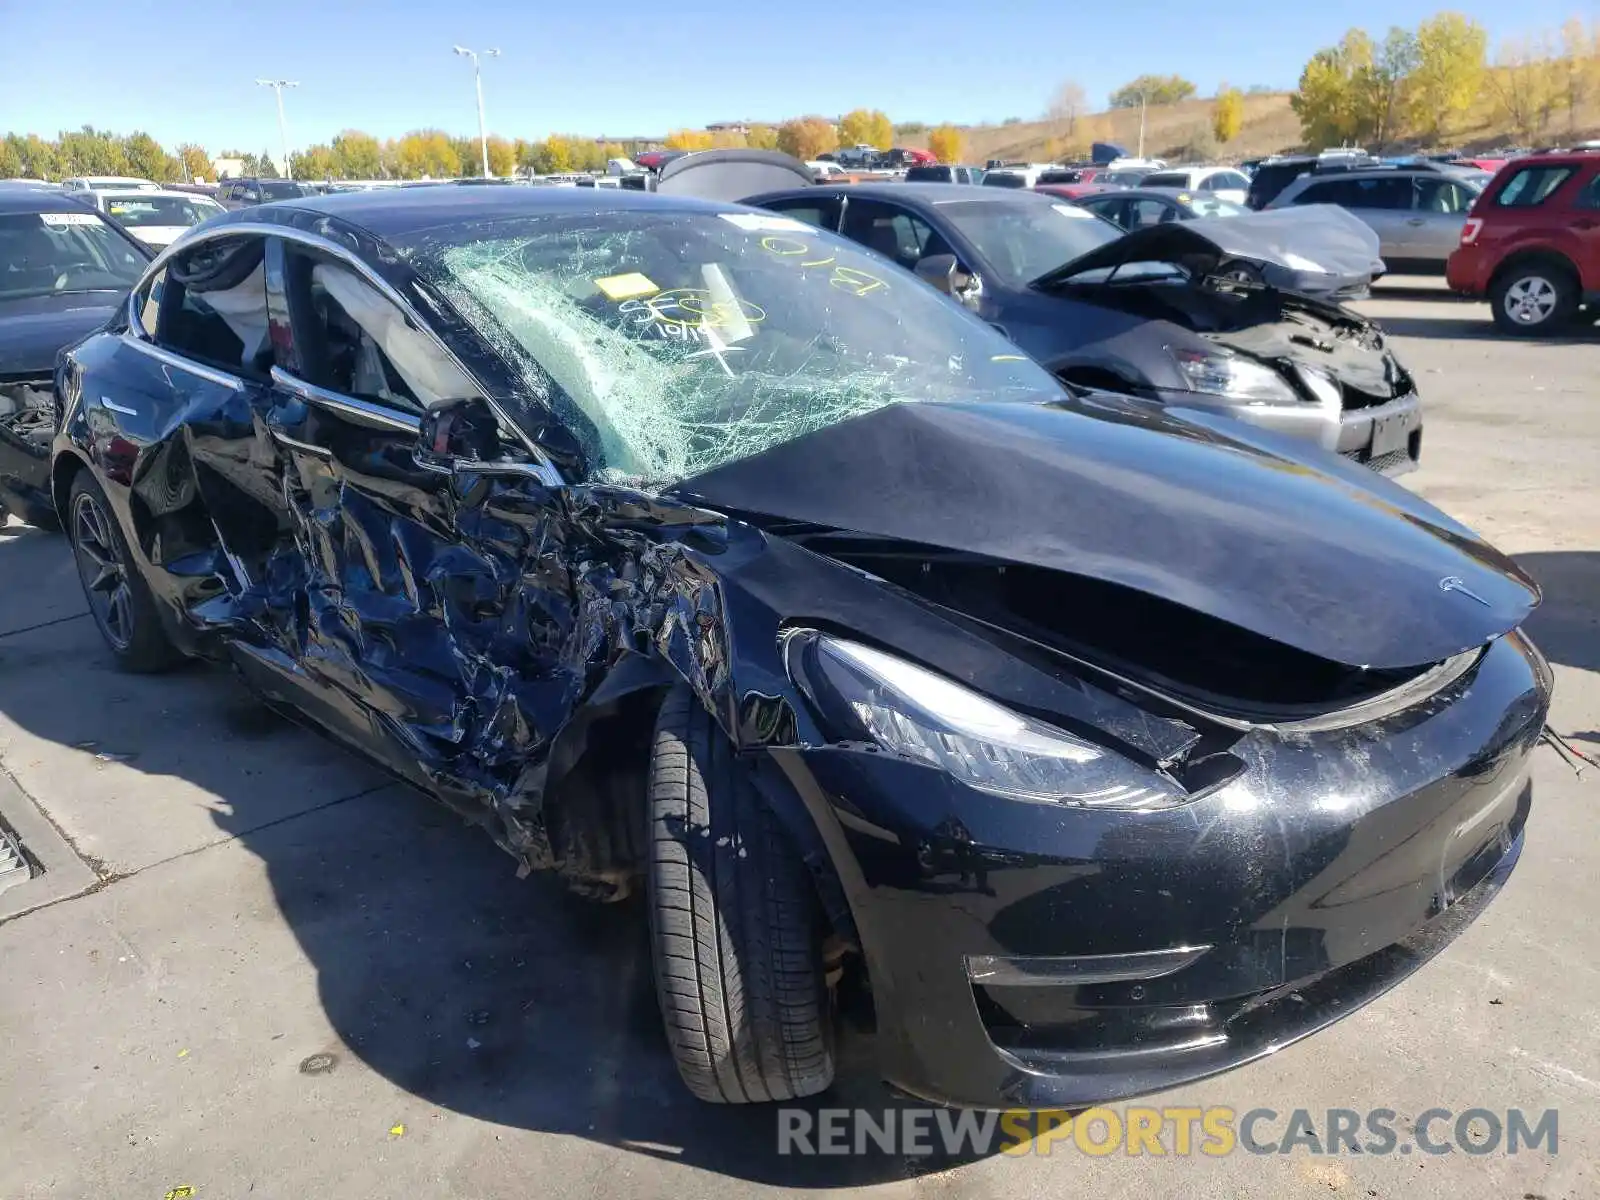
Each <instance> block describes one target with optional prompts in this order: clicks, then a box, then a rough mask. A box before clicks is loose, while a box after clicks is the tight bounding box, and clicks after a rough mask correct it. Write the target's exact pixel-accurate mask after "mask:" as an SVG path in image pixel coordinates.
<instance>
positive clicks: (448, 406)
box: [417, 398, 500, 471]
mask: <svg viewBox="0 0 1600 1200" xmlns="http://www.w3.org/2000/svg"><path fill="white" fill-rule="evenodd" d="M499 457H500V432H499V429H498V427H497V425H496V422H495V416H494V410H493V409H491V408H490V407H489V402H488V401H487V400H483V399H481V398H473V399H470V400H446V401H445V402H443V403H442V404H435V405H432V406H431V407H430V408H429V409H428V411H427V412H425V413H423V414H422V424H421V427H420V428H419V429H418V431H417V463H418V464H419V465H420V466H424V467H429V468H431V469H434V470H441V471H453V470H454V469H455V468H456V465H457V464H458V463H461V462H493V461H494V460H495V459H497V458H499Z"/></svg>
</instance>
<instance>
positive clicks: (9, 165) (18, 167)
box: [0, 133, 22, 179]
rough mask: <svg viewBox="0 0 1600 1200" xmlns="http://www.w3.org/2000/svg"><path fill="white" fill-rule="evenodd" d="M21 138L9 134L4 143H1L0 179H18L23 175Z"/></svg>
mask: <svg viewBox="0 0 1600 1200" xmlns="http://www.w3.org/2000/svg"><path fill="white" fill-rule="evenodd" d="M21 140H22V139H21V138H19V137H17V135H16V134H14V133H8V134H7V135H6V137H5V140H4V141H0V179H17V178H20V177H21V175H22V151H21V149H20V145H19V144H20V142H21Z"/></svg>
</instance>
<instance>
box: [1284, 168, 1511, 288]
mask: <svg viewBox="0 0 1600 1200" xmlns="http://www.w3.org/2000/svg"><path fill="white" fill-rule="evenodd" d="M1488 180H1489V174H1488V172H1486V171H1477V172H1472V171H1446V170H1441V169H1438V168H1435V169H1432V170H1406V169H1403V168H1402V169H1399V170H1397V169H1395V168H1393V167H1386V168H1385V167H1380V168H1376V169H1374V170H1371V171H1341V172H1339V173H1338V174H1333V175H1315V174H1313V175H1302V176H1300V178H1299V179H1296V180H1295V181H1294V182H1293V183H1291V184H1290V185H1289V186H1288V187H1286V188H1284V189H1283V191H1281V192H1279V193H1278V194H1277V195H1276V196H1275V197H1273V199H1272V202H1271V203H1270V204H1268V205H1267V207H1268V208H1287V207H1289V206H1290V205H1299V204H1337V205H1339V206H1340V207H1341V208H1344V209H1348V210H1349V211H1350V212H1351V213H1353V214H1354V215H1355V216H1357V217H1360V218H1361V220H1363V221H1365V222H1366V223H1367V224H1368V225H1370V226H1371V227H1372V230H1373V232H1374V233H1376V234H1377V235H1378V243H1379V247H1380V248H1379V251H1378V253H1379V254H1381V255H1382V256H1383V261H1384V262H1385V263H1386V264H1387V265H1388V268H1389V270H1390V271H1391V272H1393V273H1396V274H1402V275H1404V274H1427V275H1431V274H1439V273H1441V272H1443V271H1444V265H1445V263H1446V262H1447V261H1448V260H1449V258H1450V254H1451V252H1452V251H1453V250H1455V248H1456V247H1457V246H1459V245H1460V244H1461V227H1462V226H1463V225H1465V224H1466V221H1467V210H1468V209H1469V208H1471V207H1472V202H1473V201H1474V200H1476V199H1477V198H1478V193H1479V192H1481V191H1482V190H1483V185H1484V184H1485V183H1487V182H1488Z"/></svg>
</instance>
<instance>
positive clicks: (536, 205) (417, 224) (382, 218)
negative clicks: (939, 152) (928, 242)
mask: <svg viewBox="0 0 1600 1200" xmlns="http://www.w3.org/2000/svg"><path fill="white" fill-rule="evenodd" d="M900 186H906V187H909V186H914V185H900ZM929 186H933V185H929ZM944 186H947V187H954V186H955V185H944ZM818 190H819V191H820V190H824V189H821V188H819V189H818ZM635 210H637V211H641V212H705V213H719V212H737V211H739V210H738V206H737V205H733V204H724V203H721V202H718V201H712V200H700V199H696V198H694V197H691V196H663V195H657V194H656V193H654V192H643V191H633V190H631V189H627V188H597V187H596V188H557V187H517V186H513V187H460V186H457V185H455V184H451V183H441V184H437V185H435V186H433V187H422V188H384V189H380V190H377V191H368V192H333V193H328V194H326V195H313V196H302V197H299V198H297V199H292V200H277V201H274V202H272V203H270V204H261V205H256V206H255V207H253V208H245V209H239V210H236V211H234V212H231V213H229V214H228V215H227V216H226V217H218V218H214V219H215V220H216V221H217V222H218V223H219V224H238V223H247V222H253V221H263V220H275V219H277V217H278V215H279V214H288V213H291V212H302V213H303V212H313V213H321V214H325V215H327V216H329V217H334V218H337V219H339V220H341V221H346V222H348V223H350V224H352V225H358V226H360V227H362V228H363V229H366V230H367V231H368V232H369V233H372V234H373V235H375V236H376V237H379V238H385V239H388V238H396V237H401V238H403V237H405V236H407V235H409V234H413V233H417V232H419V231H421V230H424V229H431V228H434V227H436V226H439V225H448V224H452V223H453V222H456V221H467V220H492V219H494V218H496V217H516V216H524V215H525V216H537V215H539V214H541V213H591V212H629V211H635Z"/></svg>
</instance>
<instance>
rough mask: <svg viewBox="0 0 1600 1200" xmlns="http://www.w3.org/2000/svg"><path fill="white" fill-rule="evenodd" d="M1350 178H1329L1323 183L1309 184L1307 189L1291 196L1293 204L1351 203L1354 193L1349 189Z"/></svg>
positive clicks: (1290, 200)
mask: <svg viewBox="0 0 1600 1200" xmlns="http://www.w3.org/2000/svg"><path fill="white" fill-rule="evenodd" d="M1348 184H1349V180H1345V179H1329V180H1325V181H1324V182H1322V183H1313V184H1308V185H1307V186H1306V188H1305V190H1303V191H1301V192H1299V193H1298V194H1296V195H1294V196H1291V197H1290V198H1289V202H1290V203H1291V204H1349V203H1350V202H1351V200H1350V198H1351V196H1353V195H1354V193H1353V192H1351V191H1350V190H1349V189H1348V186H1347V185H1348Z"/></svg>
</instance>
